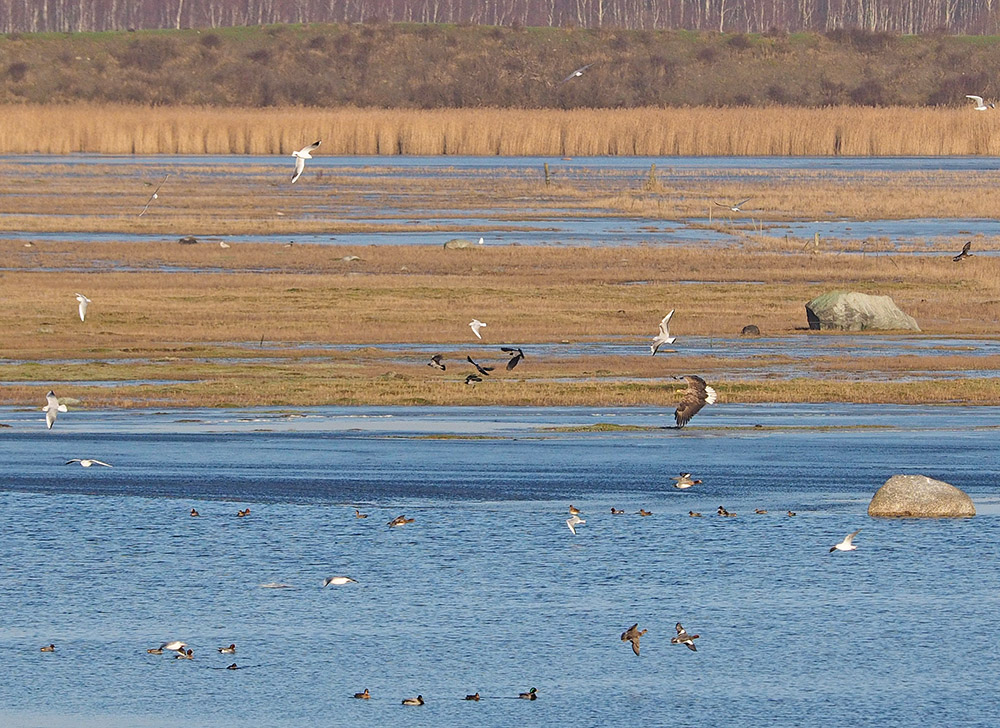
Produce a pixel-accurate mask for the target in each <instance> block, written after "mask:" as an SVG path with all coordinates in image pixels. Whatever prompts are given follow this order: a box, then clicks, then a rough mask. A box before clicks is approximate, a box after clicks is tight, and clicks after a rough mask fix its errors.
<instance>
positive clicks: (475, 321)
mask: <svg viewBox="0 0 1000 728" xmlns="http://www.w3.org/2000/svg"><path fill="white" fill-rule="evenodd" d="M485 325H486V324H484V323H483V322H482V321H480V320H479V319H472V321H470V322H469V326H471V327H472V333H474V334H475V335H476V338H477V339H481V338H483V335H482V334H480V333H479V329H481V328H483V327H484V326H485Z"/></svg>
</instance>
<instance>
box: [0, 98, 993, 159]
mask: <svg viewBox="0 0 1000 728" xmlns="http://www.w3.org/2000/svg"><path fill="white" fill-rule="evenodd" d="M0 118H2V119H3V123H2V124H0V154H27V153H41V154H68V153H73V152H96V153H104V154H257V155H264V154H289V153H291V151H292V150H294V149H298V148H300V147H301V146H302V145H303V144H306V143H308V142H310V141H313V140H315V139H322V140H323V150H322V151H323V153H325V154H334V155H355V154H357V155H395V154H409V155H440V154H448V155H501V156H516V155H539V156H587V155H648V156H701V155H723V156H741V155H768V156H770V155H791V156H830V155H843V156H895V155H900V156H915V155H916V156H923V155H931V156H933V155H967V154H988V155H997V154H1000V114H991V113H977V112H975V111H973V110H971V109H970V108H968V107H963V108H961V109H945V108H933V109H929V108H903V107H891V108H869V107H829V108H821V109H806V108H786V107H772V108H700V107H699V108H668V109H660V108H640V109H584V110H570V111H561V110H525V109H492V108H479V109H445V110H430V111H424V110H400V109H391V110H385V109H354V108H343V109H329V110H324V109H316V108H280V109H249V108H247V109H219V108H203V107H166V106H161V107H144V106H124V105H121V106H117V105H85V104H73V105H9V106H3V107H0Z"/></svg>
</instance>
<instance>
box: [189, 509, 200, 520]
mask: <svg viewBox="0 0 1000 728" xmlns="http://www.w3.org/2000/svg"><path fill="white" fill-rule="evenodd" d="M200 515H201V514H200V513H198V511H196V510H195V509H194V508H192V509H191V518H197V517H198V516H200Z"/></svg>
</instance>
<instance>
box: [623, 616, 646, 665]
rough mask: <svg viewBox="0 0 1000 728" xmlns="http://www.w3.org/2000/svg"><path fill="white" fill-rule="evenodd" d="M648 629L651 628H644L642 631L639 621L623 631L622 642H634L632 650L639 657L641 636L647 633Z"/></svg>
mask: <svg viewBox="0 0 1000 728" xmlns="http://www.w3.org/2000/svg"><path fill="white" fill-rule="evenodd" d="M648 631H649V630H646V629H644V630H642V632H640V631H639V623H638V622H636V623H635V624H633V625H632V626H631V627H629V628H628V629H627V630H625V631H624V632H622V642H631V643H632V652H634V653H635V654H636V656H637V657H638V655H639V638H640V637H642V636H643V635H644V634H646V632H648Z"/></svg>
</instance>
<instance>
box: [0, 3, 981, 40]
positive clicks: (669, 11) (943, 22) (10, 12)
mask: <svg viewBox="0 0 1000 728" xmlns="http://www.w3.org/2000/svg"><path fill="white" fill-rule="evenodd" d="M997 3H1000V0H0V31H2V32H4V33H13V32H51V31H56V32H77V31H102V30H129V29H147V28H196V27H197V28H215V27H226V26H241V25H266V24H274V23H309V22H314V23H365V22H375V21H390V22H414V23H465V24H471V25H503V26H518V25H520V26H550V27H587V28H600V27H604V28H623V29H629V30H654V29H655V30H662V29H686V30H718V31H727V32H744V33H763V32H768V31H772V30H782V31H788V32H795V31H800V30H805V31H830V30H836V29H840V28H859V29H863V30H867V31H873V32H889V33H899V34H919V33H930V32H947V33H956V34H969V35H979V34H987V33H995V32H997V28H998V26H1000V23H998V20H1000V19H998V17H997V9H996V8H995V5H996V4H997Z"/></svg>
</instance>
